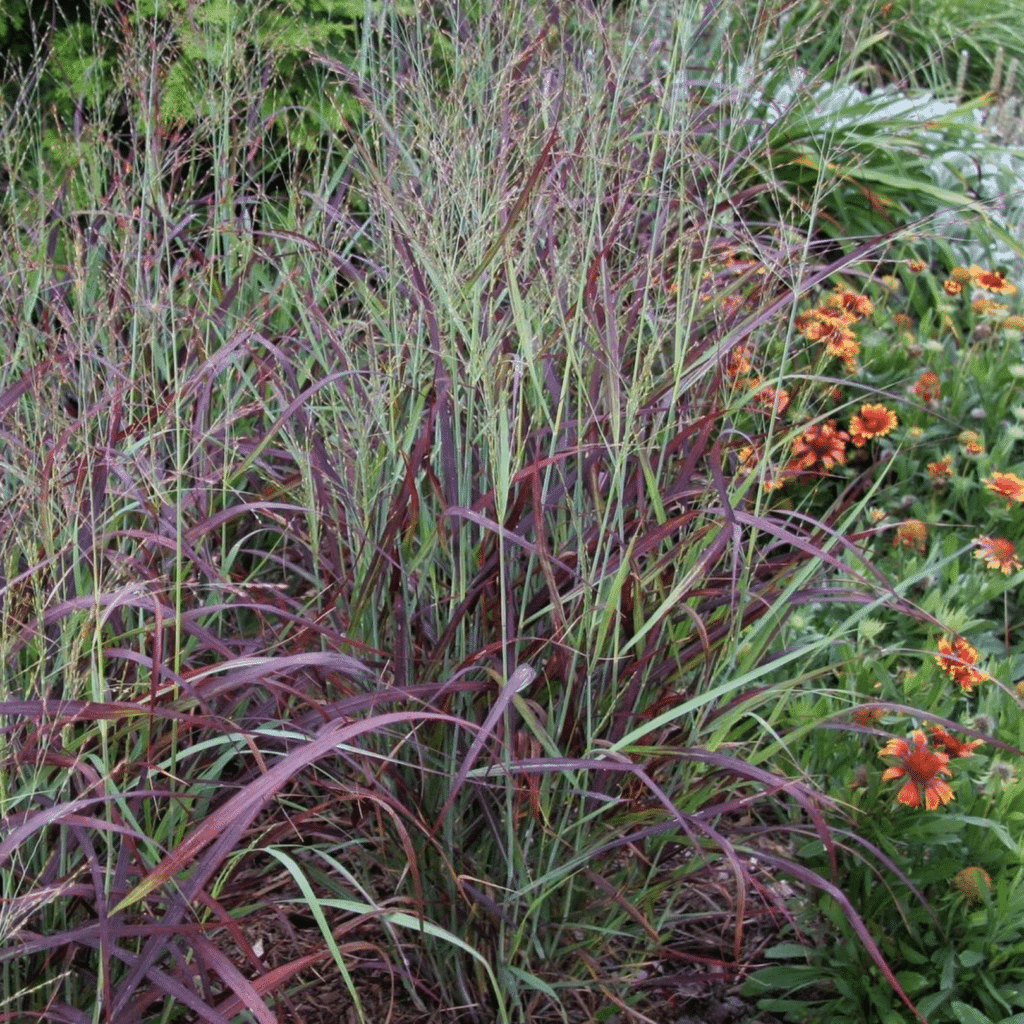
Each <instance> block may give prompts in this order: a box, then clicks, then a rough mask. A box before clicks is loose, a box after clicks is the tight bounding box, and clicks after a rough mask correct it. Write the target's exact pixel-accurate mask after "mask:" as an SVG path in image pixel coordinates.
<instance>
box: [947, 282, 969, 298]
mask: <svg viewBox="0 0 1024 1024" xmlns="http://www.w3.org/2000/svg"><path fill="white" fill-rule="evenodd" d="M942 287H943V288H944V289H945V290H946V294H947V295H959V294H960V293H961V292H962V291H963V290H964V286H963V285H962V284H961V283H960V282H959V281H943V282H942Z"/></svg>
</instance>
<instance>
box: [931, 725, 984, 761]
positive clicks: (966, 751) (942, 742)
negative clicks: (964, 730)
mask: <svg viewBox="0 0 1024 1024" xmlns="http://www.w3.org/2000/svg"><path fill="white" fill-rule="evenodd" d="M930 728H931V731H932V743H934V744H935V747H936V749H938V750H941V751H942V752H943V753H944V754H949V756H950V758H954V757H970V756H971V754H973V753H974V748H975V747H980V746H983V745H984V743H985V741H984V740H970V741H968V742H967V743H961V742H960V740H958V739H956V737H954V736H952V735H951V734H950V733H948V732H946V730H945V729H943V728H942V726H941V725H933V726H931V727H930Z"/></svg>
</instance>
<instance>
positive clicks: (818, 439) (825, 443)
mask: <svg viewBox="0 0 1024 1024" xmlns="http://www.w3.org/2000/svg"><path fill="white" fill-rule="evenodd" d="M849 440H850V435H849V434H848V433H847V432H846V431H845V430H836V421H835V420H829V421H828V422H827V423H817V424H815V425H814V426H812V427H809V428H808V429H807V430H805V431H804V433H803V434H802V435H801V436H800V437H798V438H797V440H796V441H795V442H794V444H793V458H792V459H791V460H790V467H791V468H794V469H801V470H809V469H816V468H818V467H819V466H820V467H821V468H822V469H826V470H828V469H831V468H832V467H833V466H837V465H838V466H841V465H843V463H845V462H846V442H847V441H849Z"/></svg>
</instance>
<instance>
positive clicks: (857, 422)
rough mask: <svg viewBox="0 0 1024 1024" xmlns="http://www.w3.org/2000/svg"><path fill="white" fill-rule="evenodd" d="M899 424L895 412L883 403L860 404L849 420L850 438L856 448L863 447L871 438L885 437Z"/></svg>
mask: <svg viewBox="0 0 1024 1024" xmlns="http://www.w3.org/2000/svg"><path fill="white" fill-rule="evenodd" d="M899 424H900V421H899V418H898V417H897V415H896V413H894V412H893V411H892V410H891V409H887V408H886V407H885V406H884V405H862V406H861V407H860V412H859V413H857V415H856V416H854V417H853V418H852V419H851V420H850V438H851V440H852V441H853V443H854V444H855V445H856V446H857V447H858V448H863V447H864V445H866V444H867V443H868V441H870V440H871V438H873V437H885V435H886V434H888V433H889V432H890V431H891V430H895V429H896V427H898V426H899Z"/></svg>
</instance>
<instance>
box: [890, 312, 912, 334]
mask: <svg viewBox="0 0 1024 1024" xmlns="http://www.w3.org/2000/svg"><path fill="white" fill-rule="evenodd" d="M892 322H893V323H894V324H895V325H896V326H897V327H900V328H902V329H903V330H904V331H909V330H910V329H911V328H912V327H913V326H914V321H913V320H911V319H910V317H909V316H907V314H906V313H893V315H892Z"/></svg>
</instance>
